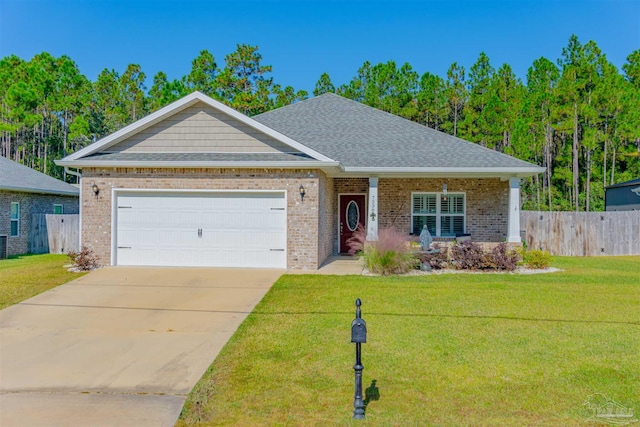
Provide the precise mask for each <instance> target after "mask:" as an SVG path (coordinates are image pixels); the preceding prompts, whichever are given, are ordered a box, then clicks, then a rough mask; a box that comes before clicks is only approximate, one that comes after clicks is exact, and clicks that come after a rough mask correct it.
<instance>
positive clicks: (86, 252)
mask: <svg viewBox="0 0 640 427" xmlns="http://www.w3.org/2000/svg"><path fill="white" fill-rule="evenodd" d="M67 256H68V257H69V258H70V259H71V261H73V263H74V264H75V266H76V267H77V268H78V270H81V271H89V270H94V269H96V268H98V259H99V258H98V256H97V255H95V254H94V253H93V251H92V250H91V249H89V248H87V247H86V246H83V247H82V248H81V249H80V252H73V251H69V252H67Z"/></svg>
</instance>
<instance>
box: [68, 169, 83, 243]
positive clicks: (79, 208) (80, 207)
mask: <svg viewBox="0 0 640 427" xmlns="http://www.w3.org/2000/svg"><path fill="white" fill-rule="evenodd" d="M64 171H65V172H66V173H68V174H69V175H73V176H75V177H76V178H78V184H80V194H79V198H78V199H79V200H78V214H79V217H80V221H78V222H79V224H78V228H79V230H78V252H80V251H81V250H82V175H81V174H80V173H79V172H74V171H72V170H71V169H69V167H68V166H65V167H64Z"/></svg>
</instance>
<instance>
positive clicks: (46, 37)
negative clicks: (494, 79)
mask: <svg viewBox="0 0 640 427" xmlns="http://www.w3.org/2000/svg"><path fill="white" fill-rule="evenodd" d="M639 22H640V1H638V0H603V1H595V0H582V1H562V0H559V1H552V0H536V1H529V0H522V1H517V0H511V1H509V0H502V1H480V0H476V1H465V0H458V1H451V2H449V1H375V0H370V1H324V2H319V1H311V0H300V1H278V0H263V1H259V2H258V1H233V0H227V1H196V0H191V1H190V0H183V1H162V0H155V1H136V0H121V1H115V0H112V1H97V0H86V1H78V0H56V1H54V0H51V1H43V0H0V57H4V56H6V55H10V54H16V55H18V56H19V57H21V58H23V59H30V58H31V57H32V56H33V55H35V54H36V53H39V52H42V51H48V52H50V53H51V54H53V55H54V56H60V55H63V54H66V55H68V56H70V57H71V58H72V59H73V60H75V61H76V63H77V64H78V66H79V68H80V71H81V72H83V73H84V74H85V75H86V76H87V77H88V78H89V79H91V80H95V79H96V77H97V75H98V74H99V73H100V71H101V70H102V69H104V68H109V69H111V68H113V69H115V70H116V71H118V72H120V73H122V72H123V71H124V69H125V68H126V66H127V64H129V63H138V64H140V65H141V66H142V69H143V71H144V72H145V73H146V75H147V78H148V85H150V83H151V79H152V77H153V75H154V74H155V73H157V72H158V71H164V72H165V73H167V75H168V76H169V78H170V79H173V78H179V77H181V76H182V75H184V74H187V73H188V72H189V69H190V67H191V61H192V60H193V59H194V58H195V57H196V56H197V55H198V53H199V52H200V51H201V50H203V49H208V50H209V51H210V52H211V53H212V54H213V55H214V56H215V58H216V61H217V62H218V65H219V66H221V65H222V64H223V63H224V56H225V55H226V54H228V53H230V52H232V51H233V50H235V47H236V45H237V44H238V43H245V44H251V45H258V46H259V48H260V50H259V51H260V52H261V53H262V56H263V62H264V64H269V65H272V66H273V73H272V76H273V77H274V80H275V82H276V83H280V84H282V85H283V86H284V85H292V86H294V87H295V88H296V89H305V90H308V91H309V92H311V91H312V90H313V87H314V86H315V83H316V81H317V80H318V77H319V76H320V74H321V73H322V72H328V73H329V74H330V76H331V78H332V80H333V82H334V84H336V85H339V84H342V83H347V82H348V81H349V80H350V79H351V77H353V76H354V75H355V73H356V71H357V69H358V68H359V67H360V66H361V65H362V63H363V62H364V61H366V60H369V61H370V62H372V63H378V62H386V61H388V60H394V61H396V63H398V64H402V63H404V62H409V63H410V64H411V65H412V66H413V68H414V69H415V70H416V71H418V72H419V73H420V74H422V73H424V72H426V71H429V72H431V73H434V74H438V75H440V76H443V77H444V76H445V75H446V71H447V69H448V68H449V66H450V65H451V63H453V62H454V61H455V62H458V63H459V64H461V65H463V66H464V67H465V68H466V69H467V70H468V69H469V67H471V65H472V64H473V63H474V62H475V60H476V59H477V57H478V54H479V53H480V52H481V51H484V52H486V53H487V55H488V56H489V59H490V60H491V63H492V65H493V66H494V67H496V68H497V67H499V66H500V65H501V64H502V63H504V62H507V63H509V64H510V65H511V66H512V68H513V69H514V71H515V73H516V74H517V75H518V76H519V77H521V78H523V79H524V78H525V77H526V72H527V69H528V67H529V66H531V64H532V62H533V61H534V60H535V59H537V58H539V57H541V56H545V57H547V58H549V59H551V60H552V61H556V60H557V59H558V58H559V56H560V54H561V52H562V48H563V47H565V46H566V45H567V41H568V39H569V36H570V35H571V34H572V33H575V34H576V35H577V36H578V38H579V40H580V41H581V42H582V43H586V42H587V41H589V40H594V41H595V42H596V43H597V44H598V46H599V47H600V48H601V50H602V51H603V52H604V53H605V54H606V55H607V57H608V58H609V60H610V61H611V62H613V63H614V64H615V65H616V66H617V67H618V68H620V67H621V66H622V64H624V62H625V60H626V57H627V56H628V55H629V54H630V53H631V52H632V51H633V50H635V49H638V48H640V24H639Z"/></svg>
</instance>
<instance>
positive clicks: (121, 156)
mask: <svg viewBox="0 0 640 427" xmlns="http://www.w3.org/2000/svg"><path fill="white" fill-rule="evenodd" d="M84 160H100V161H103V160H109V161H111V160H115V161H125V162H139V161H144V162H170V161H180V162H200V161H202V162H220V161H227V162H243V161H245V162H260V161H263V162H300V161H305V160H307V161H312V160H314V159H312V158H311V157H309V156H307V155H306V154H302V153H300V154H293V153H144V152H143V153H97V154H92V155H90V156H87V157H84Z"/></svg>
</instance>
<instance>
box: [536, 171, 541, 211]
mask: <svg viewBox="0 0 640 427" xmlns="http://www.w3.org/2000/svg"><path fill="white" fill-rule="evenodd" d="M536 200H537V203H536V207H537V209H538V210H540V175H538V174H536Z"/></svg>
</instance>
